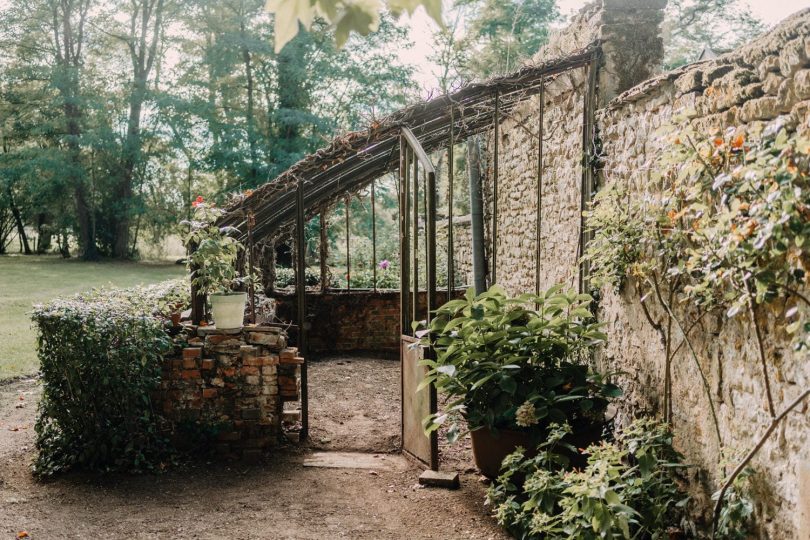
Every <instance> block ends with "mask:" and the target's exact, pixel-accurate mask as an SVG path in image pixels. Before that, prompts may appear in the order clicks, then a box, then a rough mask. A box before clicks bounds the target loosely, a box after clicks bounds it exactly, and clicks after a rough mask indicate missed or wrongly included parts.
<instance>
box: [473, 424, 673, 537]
mask: <svg viewBox="0 0 810 540" xmlns="http://www.w3.org/2000/svg"><path fill="white" fill-rule="evenodd" d="M570 430H571V428H570V427H569V426H567V425H557V424H554V425H552V426H550V429H549V436H548V438H547V439H546V440H545V441H544V442H542V443H541V444H540V445H539V446H538V448H537V453H536V455H534V456H533V457H530V456H528V455H527V453H526V451H525V450H524V449H522V448H519V449H518V450H517V451H516V452H514V453H513V454H511V455H509V456H508V457H507V458H506V459H505V460H504V462H503V466H502V469H501V475H500V476H499V477H498V478H497V480H496V481H495V482H494V483H493V484H492V486H490V488H489V490H488V492H487V501H488V503H489V504H490V505H492V507H493V511H494V514H495V516H496V518H497V520H498V522H499V523H500V524H501V525H502V526H503V527H505V528H506V529H507V530H508V531H509V532H510V533H512V534H513V535H514V536H515V537H517V538H521V539H524V540H533V539H541V538H542V539H563V538H566V539H567V538H578V539H583V540H590V539H594V540H595V539H598V538H600V539H601V538H611V539H613V538H615V539H631V538H634V539H636V538H639V539H641V538H650V539H659V538H670V537H671V536H670V535H675V534H677V533H680V532H682V527H684V526H685V525H686V521H685V512H684V509H685V507H686V505H687V503H688V498H687V497H686V496H685V495H684V494H683V493H682V491H681V490H680V488H679V483H680V482H681V479H680V478H679V471H680V470H681V469H682V468H683V464H682V456H681V455H680V454H678V452H677V451H676V450H675V449H674V448H673V447H672V435H671V433H670V431H669V429H668V428H667V426H666V425H664V424H659V423H657V422H654V421H651V420H646V419H641V420H636V421H635V422H633V423H632V424H631V425H630V426H629V427H628V429H626V430H624V431H622V432H620V433H619V434H618V435H617V440H616V442H612V443H611V442H605V441H603V442H602V443H600V444H598V445H592V446H590V447H589V448H587V449H586V453H587V454H588V462H587V466H586V467H585V468H583V469H581V470H570V467H569V462H568V458H567V457H566V456H565V454H564V453H562V452H560V450H561V449H564V448H565V447H566V446H567V445H566V443H565V437H566V435H568V433H570Z"/></svg>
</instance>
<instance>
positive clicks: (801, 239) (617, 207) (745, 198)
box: [584, 118, 810, 529]
mask: <svg viewBox="0 0 810 540" xmlns="http://www.w3.org/2000/svg"><path fill="white" fill-rule="evenodd" d="M683 120H685V118H676V119H675V123H676V124H679V123H683V122H682V121H683ZM658 135H659V136H660V137H662V138H663V140H665V141H666V143H667V144H666V148H665V149H664V150H663V151H662V152H661V154H660V156H659V158H658V160H657V162H656V163H655V170H653V171H650V173H649V174H650V176H649V183H648V184H647V186H646V187H645V190H644V191H643V192H642V193H638V192H634V193H631V192H630V191H629V190H628V189H627V188H625V187H623V186H620V185H618V184H616V183H613V184H610V185H608V186H607V187H606V188H604V189H603V190H602V191H600V192H599V193H598V194H597V195H596V197H595V199H594V204H593V207H592V209H591V210H590V211H589V212H588V213H587V227H588V228H589V230H591V231H592V234H593V240H592V241H591V242H590V243H589V246H588V249H587V251H586V253H585V257H584V258H585V260H587V261H589V263H590V268H591V275H592V283H593V284H594V285H595V286H600V287H601V286H610V287H613V288H615V289H617V290H618V289H621V288H622V287H623V286H624V284H625V283H626V282H627V281H628V280H632V281H633V282H634V285H635V288H636V289H637V290H638V292H639V301H640V305H641V307H642V310H643V312H644V314H645V316H646V317H647V319H648V321H649V322H650V324H651V325H652V326H653V327H654V328H655V329H656V330H657V331H658V332H659V333H660V335H661V338H662V341H663V343H664V348H665V372H664V392H663V395H664V404H663V415H664V418H665V420H667V421H671V419H672V371H671V367H672V361H673V358H674V357H675V356H676V355H677V354H678V352H680V351H681V350H686V351H687V352H688V356H689V358H690V359H691V361H693V362H694V364H695V367H696V368H697V370H698V373H699V374H700V377H701V382H702V384H703V387H704V390H705V392H706V396H707V403H708V405H709V407H710V411H711V414H712V419H713V422H714V427H715V433H716V436H717V440H718V444H719V445H720V448H721V450H722V447H723V441H722V437H721V434H720V428H719V423H718V420H717V415H716V411H715V409H714V402H713V399H712V396H711V392H710V388H709V384H708V380H707V377H706V374H705V373H704V371H703V368H702V367H701V364H700V361H699V354H698V351H697V350H696V349H695V346H694V343H693V339H692V338H691V337H690V335H691V334H692V332H693V331H694V330H695V328H697V327H698V324H699V323H700V321H701V320H702V319H703V318H704V317H705V316H706V315H708V314H713V315H721V316H723V317H725V318H728V319H731V318H735V317H742V316H746V317H747V319H748V321H750V325H751V327H752V335H754V336H755V338H756V341H757V344H758V352H759V362H760V364H761V365H760V368H761V376H762V379H763V383H764V387H765V394H766V396H765V397H766V399H767V403H768V411H769V413H770V417H771V423H770V425H769V426H768V427H767V429H766V431H765V433H764V434H763V435H762V437H761V438H760V439H759V440H758V441H757V442H756V444H755V445H754V447H753V449H752V450H751V451H750V452H749V453H748V455H746V456H745V458H743V460H742V461H741V462H740V463H739V464H738V465H737V467H735V468H734V470H733V471H732V472H731V473H730V474H729V475H728V476H727V478H726V481H725V483H724V485H723V487H722V489H721V490H720V492H719V493H718V494H717V500H718V503H717V505H716V508H715V515H714V529H717V528H718V521H719V520H720V518H721V513H723V512H722V505H723V502H724V501H728V500H732V499H734V497H735V495H734V493H733V487H732V486H733V485H734V482H735V480H737V479H738V478H742V477H743V476H744V475H743V471H745V470H746V467H747V466H748V463H749V462H750V460H751V459H752V458H753V456H754V455H755V454H756V452H757V451H758V450H759V449H760V448H761V447H762V445H763V444H764V443H765V441H766V439H767V438H768V437H769V436H770V434H771V433H773V431H774V429H775V427H776V425H777V424H778V423H779V422H780V421H781V420H782V419H783V418H784V417H785V415H786V414H787V413H788V412H789V411H791V410H793V409H794V408H795V407H796V406H798V405H799V404H800V403H801V402H802V401H803V400H804V399H805V398H806V397H807V395H808V394H809V393H810V391H808V390H805V391H803V392H802V393H801V394H800V395H799V396H798V397H797V398H796V400H795V401H794V402H792V403H791V404H790V405H788V406H787V407H786V408H784V409H783V410H782V411H777V409H776V405H775V402H774V397H773V395H774V390H773V388H772V382H771V380H770V377H769V375H768V368H769V365H770V363H771V362H770V360H769V358H768V357H767V354H766V347H765V344H764V338H763V328H762V325H763V320H764V315H765V311H766V310H768V313H769V314H772V316H773V317H775V318H776V323H777V325H778V326H779V327H783V328H784V329H785V331H786V332H787V333H788V334H789V335H790V337H791V340H792V345H793V347H794V349H795V350H796V351H797V353H798V354H807V353H808V351H810V299H808V297H807V296H806V294H805V293H804V292H803V291H805V290H806V289H807V286H808V284H810V274H808V270H810V268H808V267H809V266H810V139H808V138H806V137H803V136H800V135H798V134H797V133H796V132H795V131H793V132H791V131H789V130H788V129H787V128H786V127H785V126H784V125H783V124H782V123H780V122H779V121H777V122H774V123H772V124H770V125H769V126H768V127H767V128H766V129H764V130H763V131H762V132H761V133H745V131H744V130H742V129H737V128H731V129H729V130H728V131H726V132H725V133H722V134H706V133H699V132H696V131H695V130H694V129H692V128H689V127H687V128H675V127H671V126H670V127H668V128H665V129H664V130H663V131H662V132H660V133H659V134H658ZM652 304H655V305H657V306H658V307H659V308H660V309H661V311H663V312H664V313H665V315H664V316H663V317H661V318H659V319H656V318H654V317H653V315H652V310H650V309H649V306H650V305H652ZM676 337H677V338H678V340H676V339H675V338H676ZM741 475H743V476H741ZM723 515H724V516H727V515H728V512H725V513H723ZM721 526H722V524H721Z"/></svg>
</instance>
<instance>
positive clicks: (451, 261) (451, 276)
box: [447, 109, 456, 302]
mask: <svg viewBox="0 0 810 540" xmlns="http://www.w3.org/2000/svg"><path fill="white" fill-rule="evenodd" d="M454 126H455V120H454V117H453V109H450V140H449V141H448V143H447V301H448V302H449V301H450V300H451V299H452V296H453V291H454V290H455V289H456V276H455V268H454V266H455V254H454V252H453V181H454V178H453V159H454V156H453V151H454V148H453V147H454V146H455V144H456V142H455V139H454V129H453V128H454Z"/></svg>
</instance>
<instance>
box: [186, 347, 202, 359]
mask: <svg viewBox="0 0 810 540" xmlns="http://www.w3.org/2000/svg"><path fill="white" fill-rule="evenodd" d="M200 356H202V349H201V348H200V347H186V348H185V349H183V358H199V357H200Z"/></svg>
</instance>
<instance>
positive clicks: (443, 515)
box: [0, 358, 506, 539]
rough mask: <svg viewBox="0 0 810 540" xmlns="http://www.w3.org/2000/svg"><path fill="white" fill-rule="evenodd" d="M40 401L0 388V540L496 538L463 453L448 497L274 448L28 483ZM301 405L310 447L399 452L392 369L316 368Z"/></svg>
mask: <svg viewBox="0 0 810 540" xmlns="http://www.w3.org/2000/svg"><path fill="white" fill-rule="evenodd" d="M39 394H40V389H39V386H38V384H37V382H36V381H35V380H32V379H28V380H23V381H17V382H14V383H11V384H6V385H0V537H2V538H14V537H15V535H16V534H17V533H18V532H19V531H23V530H24V531H27V532H28V533H29V534H30V538H32V539H41V538H96V537H101V538H155V537H165V538H251V539H252V538H267V539H271V538H272V539H276V538H278V539H332V538H357V539H400V538H402V539H418V538H435V539H467V538H476V539H477V538H492V539H501V538H506V537H505V536H504V535H503V533H501V532H500V530H499V529H498V528H497V526H496V525H495V524H494V522H493V521H492V519H491V518H489V517H488V516H487V511H486V509H485V508H484V507H483V497H484V490H485V486H484V485H483V484H481V483H480V482H479V480H478V475H477V474H475V473H474V472H471V471H472V469H471V468H470V467H471V464H470V461H469V452H468V450H467V449H465V448H464V445H463V444H462V445H461V446H458V447H455V448H454V449H453V451H452V452H451V453H448V452H445V454H444V457H443V461H442V467H443V468H447V469H455V470H459V472H461V473H462V475H461V476H462V487H461V489H460V490H458V491H447V490H441V489H433V488H420V487H417V482H416V479H417V476H418V474H419V472H420V469H418V468H416V467H413V466H410V467H409V468H408V470H406V471H404V472H401V471H386V470H379V471H376V470H375V471H369V470H349V469H323V468H309V467H307V468H304V467H303V466H302V465H301V462H302V459H303V457H304V456H305V455H306V454H307V453H309V452H311V449H307V448H302V449H299V448H289V449H286V450H279V451H277V452H275V453H273V454H269V455H268V456H267V458H266V460H265V462H264V463H263V464H261V465H254V466H247V465H243V464H240V463H229V464H217V463H207V462H204V461H203V462H200V463H197V464H191V465H188V466H186V467H183V468H181V469H178V470H174V471H172V472H169V473H166V474H163V475H144V476H137V477H136V476H112V477H107V478H103V479H97V478H91V477H88V476H86V475H80V474H71V475H67V476H65V477H62V478H58V479H56V480H53V481H49V482H36V481H35V480H34V479H33V478H32V477H31V474H30V472H29V464H30V462H31V460H32V458H33V455H34V454H33V443H34V429H33V424H34V419H35V412H36V401H37V398H38V396H39ZM310 396H311V397H310V407H311V417H310V418H311V420H310V425H311V434H312V436H311V438H312V441H313V442H312V447H313V448H316V449H324V450H325V449H328V450H343V451H358V450H359V451H369V452H370V451H377V452H389V451H391V450H392V449H393V448H395V447H396V446H397V445H398V436H399V414H400V413H399V366H398V363H397V362H396V361H390V360H376V359H370V358H339V359H332V360H325V361H320V362H314V363H312V364H311V366H310ZM20 398H22V399H20ZM20 405H21V406H20Z"/></svg>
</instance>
